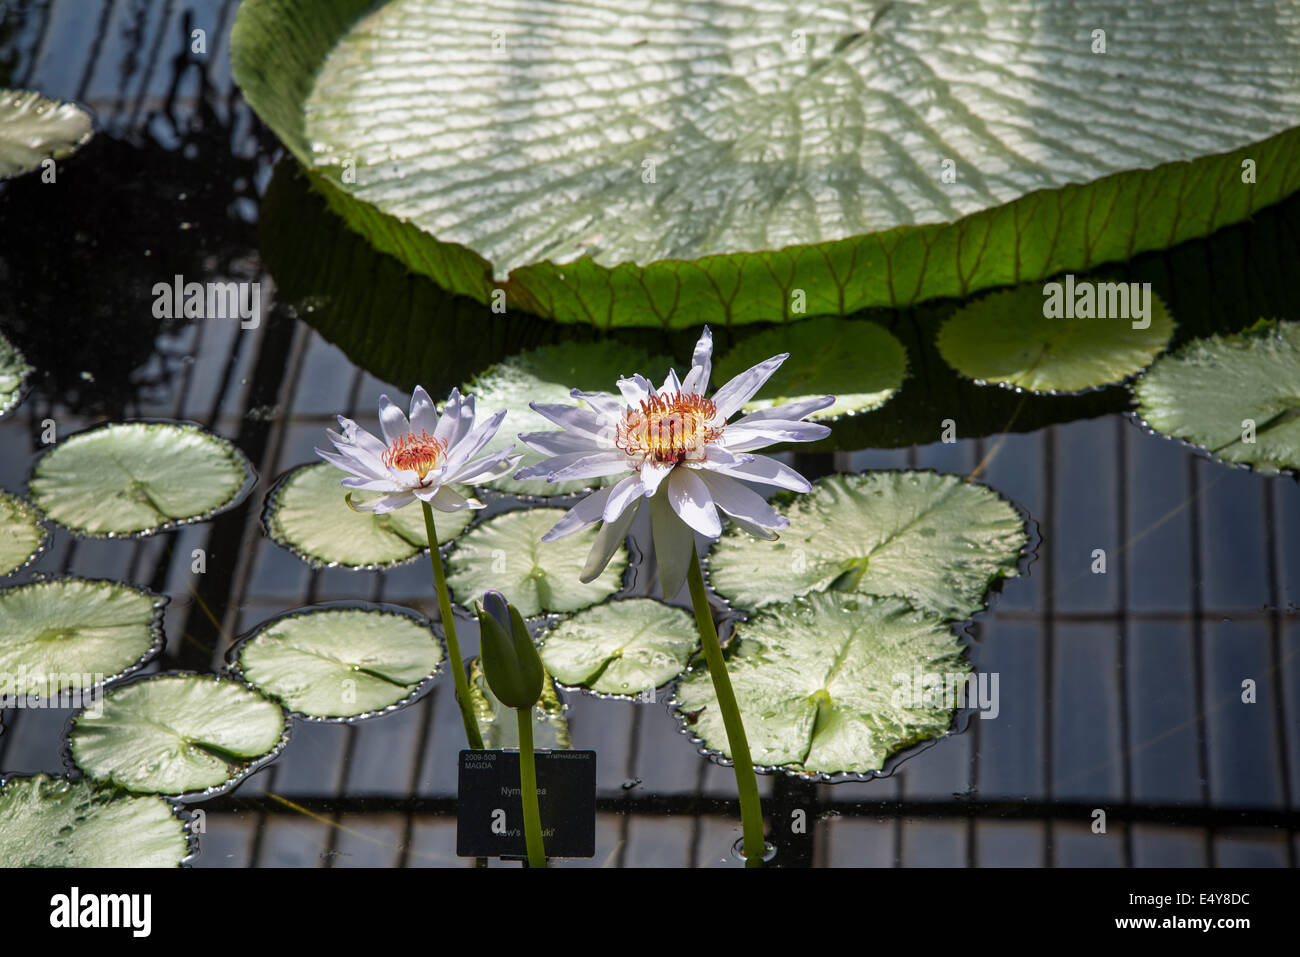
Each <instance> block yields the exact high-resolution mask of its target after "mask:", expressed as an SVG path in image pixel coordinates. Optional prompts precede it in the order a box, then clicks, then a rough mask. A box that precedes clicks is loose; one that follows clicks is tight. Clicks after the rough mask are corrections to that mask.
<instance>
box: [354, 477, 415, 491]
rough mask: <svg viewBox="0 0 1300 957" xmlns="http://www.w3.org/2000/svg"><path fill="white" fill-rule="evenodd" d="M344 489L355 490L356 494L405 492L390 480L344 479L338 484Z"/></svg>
mask: <svg viewBox="0 0 1300 957" xmlns="http://www.w3.org/2000/svg"><path fill="white" fill-rule="evenodd" d="M339 484H340V485H342V486H343V487H344V488H351V489H356V490H357V491H358V492H387V493H389V494H392V493H395V492H405V491H407V490H406V489H404V488H399V487H398V486H397V485H396V484H395V483H394V482H393V480H392V479H386V478H384V479H365V478H345V479H343V481H341V482H340V483H339Z"/></svg>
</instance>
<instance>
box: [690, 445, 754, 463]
mask: <svg viewBox="0 0 1300 957" xmlns="http://www.w3.org/2000/svg"><path fill="white" fill-rule="evenodd" d="M752 461H754V456H752V455H750V454H749V453H748V452H733V451H732V450H731V449H724V448H723V447H722V446H720V445H717V444H715V443H712V442H711V443H709V444H708V445H706V446H705V447H704V458H703V459H702V460H701V462H700V464H701V465H703V466H704V467H705V468H732V467H733V466H736V465H744V464H745V463H746V462H752Z"/></svg>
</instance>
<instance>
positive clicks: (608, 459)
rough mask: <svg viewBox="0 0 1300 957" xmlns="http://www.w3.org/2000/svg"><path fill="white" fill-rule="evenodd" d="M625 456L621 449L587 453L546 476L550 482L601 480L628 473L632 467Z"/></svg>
mask: <svg viewBox="0 0 1300 957" xmlns="http://www.w3.org/2000/svg"><path fill="white" fill-rule="evenodd" d="M630 461H631V460H630V459H628V457H627V454H626V453H625V452H623V451H622V450H621V449H612V450H609V451H606V450H603V449H602V450H601V451H598V452H588V453H587V454H585V455H583V456H581V457H579V458H577V459H575V460H574V461H572V462H570V463H569V464H568V465H566V466H564V468H561V469H556V470H555V471H553V472H552V473H551V474H550V475H548V476H547V480H548V481H551V482H571V481H576V480H577V479H591V478H603V477H604V476H606V475H618V474H620V473H622V472H626V471H628V470H629V469H630V468H631V467H632V466H631V465H630V464H629V463H630Z"/></svg>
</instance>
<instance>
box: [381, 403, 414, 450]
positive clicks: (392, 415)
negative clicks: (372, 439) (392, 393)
mask: <svg viewBox="0 0 1300 957" xmlns="http://www.w3.org/2000/svg"><path fill="white" fill-rule="evenodd" d="M379 428H380V431H382V432H383V433H384V441H385V442H386V443H388V444H389V445H392V444H393V443H394V442H396V441H397V440H398V439H400V438H402V436H404V435H406V434H407V433H408V432H410V431H411V424H410V423H409V422H407V421H406V413H405V412H403V411H402V410H401V409H399V408H398V407H397V406H395V405H393V403H392V400H391V399H389V398H388V396H386V395H381V396H380V397H379Z"/></svg>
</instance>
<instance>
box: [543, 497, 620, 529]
mask: <svg viewBox="0 0 1300 957" xmlns="http://www.w3.org/2000/svg"><path fill="white" fill-rule="evenodd" d="M610 491H611V489H607V488H602V489H600V490H599V491H596V492H592V493H591V494H590V495H588V496H587V497H586V498H584V499H583V500H582V501H581V502H579V503H578V504H577V505H575V506H573V508H571V509H569V510H568V511H567V512H566V513H565V515H564V518H562V519H560V520H559V521H558V522H556V523H555V524H554V525H552V526H551V530H550V531H548V532H547V533H546V534H545V535H543V536H542V541H544V542H553V541H555V540H556V539H557V538H563V537H564V536H565V535H572V534H573V533H574V532H580V531H582V530H583V529H584V528H587V527H589V526H591V525H595V524H596V523H597V522H599V521H600V515H601V513H602V512H603V511H604V510H605V500H606V499H608V498H609V493H610Z"/></svg>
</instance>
